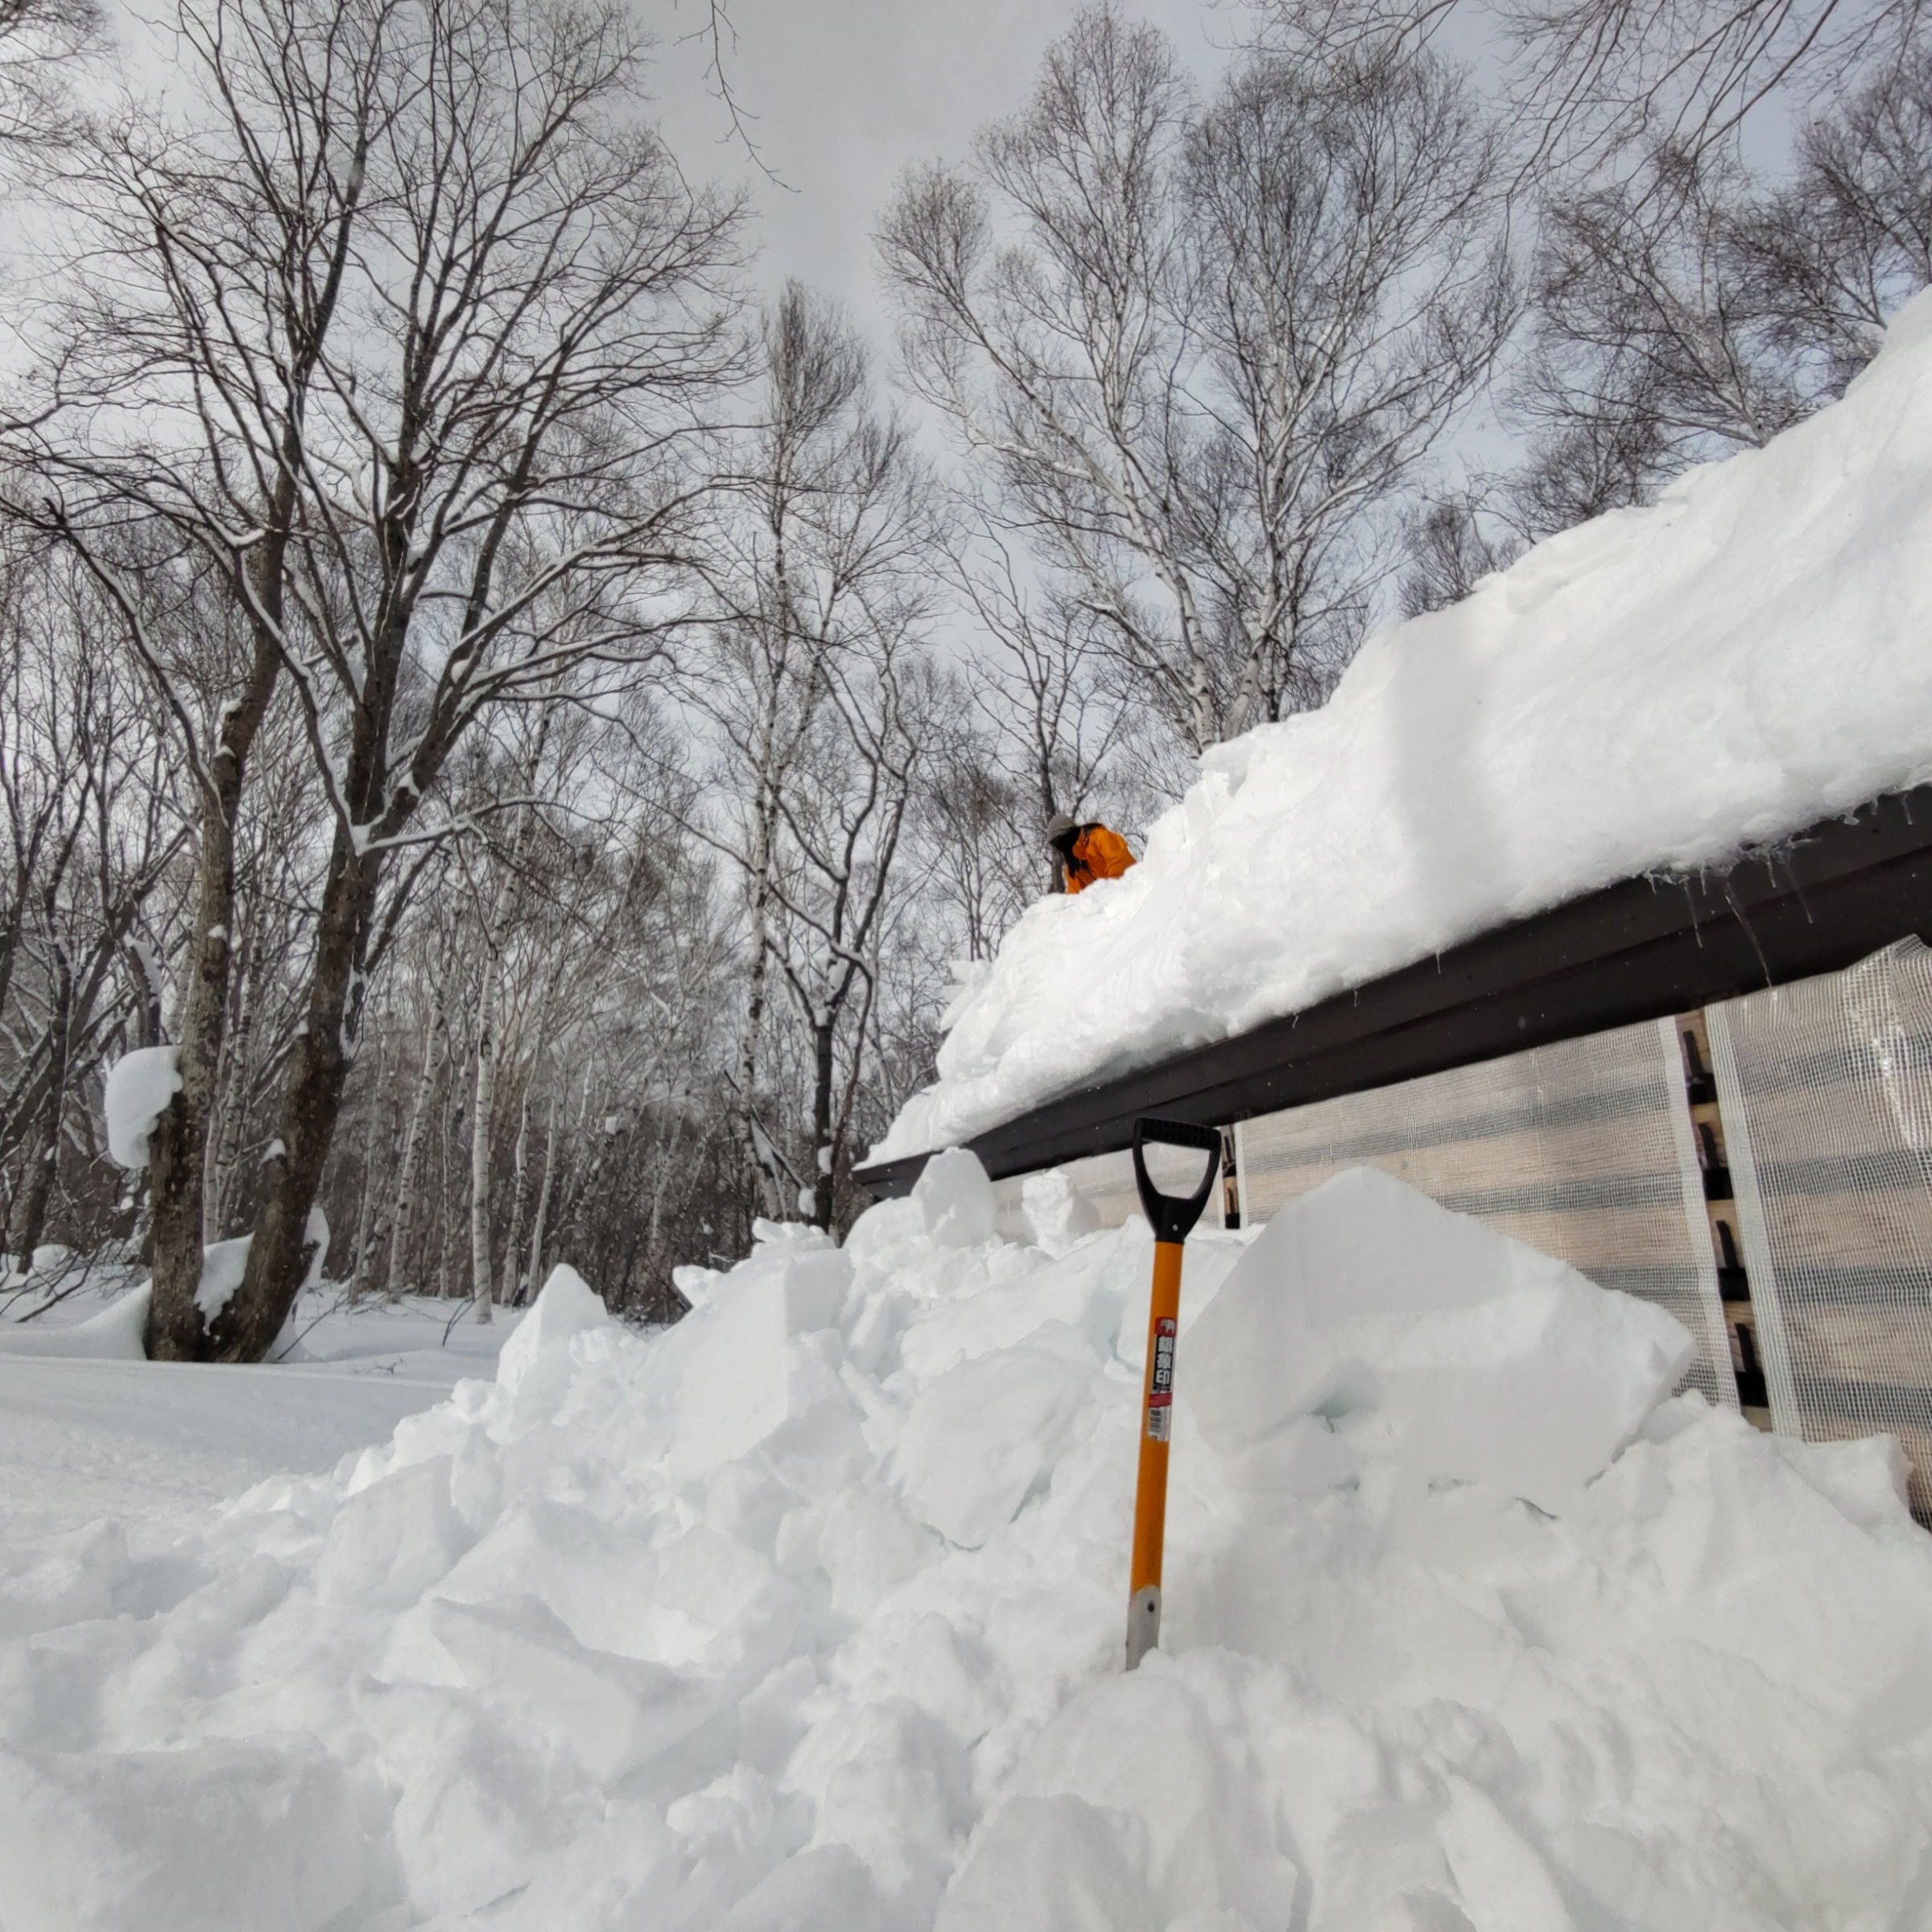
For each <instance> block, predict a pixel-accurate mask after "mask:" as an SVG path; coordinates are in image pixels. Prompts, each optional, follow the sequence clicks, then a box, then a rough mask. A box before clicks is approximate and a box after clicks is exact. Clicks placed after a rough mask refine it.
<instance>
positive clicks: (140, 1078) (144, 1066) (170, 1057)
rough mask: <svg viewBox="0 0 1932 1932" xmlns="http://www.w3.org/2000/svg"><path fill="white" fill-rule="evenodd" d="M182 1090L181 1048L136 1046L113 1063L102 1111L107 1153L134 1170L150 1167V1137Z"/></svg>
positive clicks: (122, 1165) (121, 1164)
mask: <svg viewBox="0 0 1932 1932" xmlns="http://www.w3.org/2000/svg"><path fill="white" fill-rule="evenodd" d="M180 1091H181V1064H180V1048H179V1047H136V1048H135V1049H134V1051H133V1052H132V1053H124V1054H122V1056H121V1057H120V1059H118V1060H116V1061H115V1062H114V1065H113V1067H110V1068H109V1071H108V1075H107V1092H106V1095H105V1099H104V1100H103V1101H102V1108H103V1111H104V1112H105V1114H106V1116H107V1151H108V1154H109V1156H110V1157H111V1158H112V1159H113V1160H114V1163H115V1165H116V1166H120V1167H126V1168H127V1169H129V1170H134V1169H136V1168H140V1167H145V1166H147V1137H148V1136H149V1135H150V1134H151V1133H153V1132H154V1130H155V1121H158V1120H159V1119H160V1117H161V1116H162V1114H163V1113H164V1112H165V1111H166V1109H167V1104H168V1102H169V1101H170V1100H172V1099H173V1098H174V1097H175V1095H176V1094H177V1093H179V1092H180Z"/></svg>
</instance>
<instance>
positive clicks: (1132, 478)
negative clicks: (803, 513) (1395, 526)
mask: <svg viewBox="0 0 1932 1932" xmlns="http://www.w3.org/2000/svg"><path fill="white" fill-rule="evenodd" d="M1500 174H1501V171H1500V167H1499V154H1498V150H1497V146H1496V142H1495V140H1494V138H1493V137H1492V134H1491V133H1490V131H1489V130H1488V127H1487V126H1486V125H1485V124H1484V119H1483V117H1482V115H1481V113H1480V110H1479V109H1478V107H1477V105H1476V102H1475V101H1474V99H1473V97H1472V95H1471V94H1470V93H1469V92H1468V89H1466V88H1465V87H1464V86H1463V84H1462V83H1461V82H1460V81H1458V80H1457V79H1456V78H1455V76H1454V75H1453V74H1452V73H1451V71H1450V70H1449V69H1448V68H1447V67H1446V66H1444V65H1443V64H1441V63H1439V62H1438V61H1437V60H1435V59H1434V58H1433V57H1432V56H1430V55H1428V54H1427V53H1426V52H1422V51H1415V50H1397V51H1394V52H1380V53H1376V54H1373V55H1360V56H1356V55H1353V54H1351V55H1348V56H1336V57H1327V58H1323V59H1322V60H1316V61H1309V60H1302V59H1299V58H1293V57H1290V56H1282V55H1257V56H1253V57H1252V58H1250V59H1249V60H1245V61H1244V62H1242V63H1241V64H1237V66H1236V68H1234V69H1233V70H1232V72H1231V73H1230V74H1229V75H1228V77H1227V78H1226V80H1225V81H1224V83H1223V84H1222V85H1221V86H1220V89H1218V90H1217V91H1216V94H1215V96H1214V97H1213V98H1212V101H1210V102H1209V103H1208V105H1206V106H1205V107H1204V108H1200V109H1197V108H1196V107H1195V105H1194V103H1193V101H1192V100H1191V96H1190V93H1189V91H1188V89H1187V88H1186V86H1185V85H1183V81H1182V78H1181V76H1180V74H1179V70H1178V68H1177V66H1176V63H1175V60H1174V54H1173V52H1172V50H1171V48H1170V47H1169V46H1168V45H1167V43H1166V41H1165V40H1164V39H1162V38H1161V37H1160V36H1159V35H1158V34H1156V33H1154V31H1152V30H1151V29H1148V28H1144V27H1128V26H1126V25H1125V24H1124V23H1122V22H1121V19H1119V18H1118V17H1117V15H1116V14H1113V13H1112V12H1111V11H1108V10H1100V11H1095V12H1091V13H1088V14H1084V15H1083V16H1082V17H1081V19H1080V21H1079V22H1078V23H1076V24H1075V27H1074V28H1073V29H1072V31H1071V32H1070V33H1069V34H1068V35H1067V36H1066V37H1065V38H1064V39H1062V40H1061V41H1059V42H1058V43H1055V46H1054V47H1053V48H1051V50H1050V51H1049V53H1048V55H1047V60H1046V63H1045V64H1044V67H1043V68H1042V74H1041V78H1040V81H1039V85H1038V88H1037V89H1036V91H1035V93H1034V98H1033V100H1032V101H1031V102H1030V105H1029V106H1028V107H1027V109H1026V110H1025V111H1024V112H1023V113H1022V114H1021V115H1019V116H1018V117H1017V118H1015V119H1013V120H1012V121H1010V122H1002V123H1000V124H998V125H997V126H994V127H993V128H992V129H989V130H988V131H987V132H986V133H985V134H984V135H983V136H982V137H981V138H980V143H979V146H978V150H977V155H976V164H975V166H974V167H973V168H972V170H971V171H964V172H960V171H947V170H943V169H939V168H931V169H927V170H924V171H917V172H915V173H914V175H911V176H910V177H909V178H908V180H906V183H905V184H903V185H902V188H901V191H900V193H899V195H898V198H897V200H895V202H894V205H893V207H892V208H891V209H890V212H889V213H888V216H887V217H886V223H885V225H884V228H883V230H882V232H881V252H882V256H883V259H884V262H885V265H886V272H887V274H888V275H889V277H890V279H891V281H892V283H894V287H896V288H897V289H898V292H899V294H900V295H901V298H902V303H903V305H904V308H905V313H906V353H907V359H908V365H909V368H910V372H911V374H912V376H913V379H914V382H916V384H917V385H918V386H919V389H920V390H921V392H922V393H923V394H925V395H926V396H927V398H929V399H930V400H931V402H933V403H935V405H936V406H937V407H939V408H940V409H941V410H942V411H944V412H945V413H946V415H947V416H948V417H949V419H951V420H952V423H953V424H954V426H955V427H956V430H957V431H958V433H959V435H960V439H961V440H962V442H963V443H964V445H965V447H966V448H968V451H970V452H972V454H973V455H974V456H976V457H977V458H978V459H979V460H980V462H981V463H982V464H983V465H985V467H986V468H987V469H989V471H990V472H991V473H992V474H993V476H994V477H996V478H997V482H998V485H999V487H1000V489H1001V494H1002V497H1003V498H1004V501H1005V505H1006V506H1007V515H1008V518H1009V521H1010V522H1012V523H1013V525H1014V526H1016V527H1019V526H1024V527H1026V529H1028V530H1030V532H1033V533H1036V534H1037V535H1038V540H1039V542H1040V543H1041V547H1042V560H1043V561H1044V562H1045V563H1046V564H1047V567H1048V568H1050V570H1051V572H1052V573H1053V576H1054V578H1055V582H1056V583H1057V584H1059V585H1060V586H1061V587H1062V588H1063V592H1064V594H1065V595H1067V597H1070V598H1071V599H1073V600H1075V601H1077V602H1078V603H1079V604H1080V605H1081V606H1082V607H1083V608H1084V609H1086V610H1088V611H1089V612H1090V613H1092V615H1093V616H1095V617H1096V618H1099V619H1100V620H1101V621H1103V622H1104V624H1105V625H1106V626H1107V627H1108V633H1109V634H1110V635H1111V637H1112V638H1113V643H1114V646H1115V648H1116V649H1117V650H1118V651H1119V652H1120V653H1121V655H1122V656H1123V657H1124V658H1125V660H1126V661H1127V662H1128V663H1130V664H1131V665H1132V667H1133V669H1134V671H1135V673H1136V675H1137V678H1138V679H1139V681H1140V683H1141V688H1142V691H1143V694H1144V696H1145V698H1146V700H1150V701H1152V702H1154V703H1156V704H1158V705H1160V706H1161V707H1162V709H1163V710H1164V711H1165V712H1166V714H1167V715H1168V716H1170V719H1171V720H1172V721H1173V723H1174V725H1175V727H1176V729H1178V730H1179V732H1180V733H1182V735H1183V737H1184V738H1185V740H1186V741H1187V743H1188V744H1189V745H1190V746H1191V747H1192V748H1193V749H1200V748H1201V747H1202V746H1204V745H1208V744H1210V743H1212V742H1214V741H1216V740H1217V739H1219V738H1220V737H1225V736H1228V735H1231V734H1232V733H1236V732H1239V731H1241V730H1244V729H1247V727H1248V726H1249V725H1252V724H1253V723H1255V722H1257V721H1259V720H1263V719H1266V718H1271V717H1278V716H1282V715H1283V714H1284V713H1285V712H1287V711H1290V710H1294V709H1296V708H1301V707H1302V706H1305V705H1307V704H1310V703H1313V702H1319V699H1320V698H1321V696H1323V695H1324V694H1325V692H1326V691H1327V688H1328V687H1329V686H1330V684H1331V683H1332V680H1333V678H1334V676H1335V674H1336V672H1337V671H1339V669H1340V665H1341V663H1344V662H1345V661H1346V658H1347V656H1348V652H1349V650H1351V649H1352V645H1353V642H1354V640H1355V638H1356V635H1357V634H1359V631H1360V626H1361V624H1362V621H1363V620H1364V617H1365V614H1366V610H1367V605H1368V600H1369V593H1370V592H1371V591H1372V589H1373V586H1374V584H1376V583H1377V581H1378V580H1379V579H1380V577H1381V574H1382V573H1383V572H1384V571H1385V568H1386V567H1387V552H1388V550H1389V543H1388V540H1387V539H1388V538H1389V535H1390V533H1389V531H1388V530H1385V529H1384V528H1383V527H1382V526H1381V520H1382V518H1383V514H1384V512H1385V510H1386V507H1387V506H1388V505H1389V502H1390V500H1391V498H1392V497H1393V496H1394V495H1395V494H1396V493H1397V492H1398V491H1400V490H1401V489H1402V488H1403V487H1405V486H1406V485H1408V484H1410V483H1411V482H1412V481H1414V479H1415V477H1416V476H1417V473H1418V469H1419V467H1420V466H1421V465H1422V463H1423V462H1424V460H1426V457H1427V456H1428V455H1429V453H1430V450H1431V448H1433V446H1434V445H1435V443H1436V442H1437V441H1438V440H1439V438H1440V437H1441V436H1442V435H1443V432H1444V431H1445V430H1446V429H1447V427H1448V426H1449V425H1450V423H1452V422H1453V421H1454V420H1455V418H1456V415H1457V414H1458V412H1459V411H1460V410H1461V408H1462V407H1463V406H1464V405H1465V404H1466V403H1468V401H1469V400H1470V399H1471V398H1472V397H1473V396H1474V395H1475V394H1476V393H1477V392H1478V391H1479V390H1480V387H1481V386H1482V384H1483V383H1484V381H1485V380H1486V378H1487V377H1488V373H1489V371H1490V369H1491V368H1492V365H1493V364H1494V361H1495V359H1496V356H1497V355H1498V353H1500V352H1501V348H1502V346H1503V345H1504V343H1505V341H1506V340H1507V338H1508V336H1509V332H1510V329H1511V328H1512V327H1513V322H1514V319H1515V316H1516V313H1517V305H1516V301H1515V297H1514V293H1513V279H1512V277H1511V275H1510V272H1509V259H1508V256H1507V254H1506V251H1505V250H1504V249H1503V247H1502V246H1501V242H1499V240H1498V239H1497V237H1496V233H1495V229H1494V216H1495V213H1496V202H1497V196H1498V193H1499V190H1500Z"/></svg>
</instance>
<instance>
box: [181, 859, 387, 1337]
mask: <svg viewBox="0 0 1932 1932" xmlns="http://www.w3.org/2000/svg"><path fill="white" fill-rule="evenodd" d="M381 871H382V855H381V853H380V852H357V851H355V850H354V849H353V847H352V846H351V845H350V844H349V840H348V837H347V836H346V835H345V833H343V832H340V831H338V832H337V833H336V843H335V848H334V850H333V852H332V854H331V859H330V865H329V878H328V885H327V886H326V887H325V889H324V893H323V898H322V913H321V918H320V921H319V922H318V927H317V931H316V964H315V968H314V971H313V972H312V976H311V977H310V980H309V998H308V1016H307V1018H306V1019H305V1021H304V1022H303V1030H302V1032H301V1034H300V1036H299V1038H297V1040H296V1042H295V1051H294V1052H293V1054H292V1055H291V1056H290V1066H289V1076H288V1086H287V1092H286V1096H285V1098H284V1100H283V1113H282V1131H281V1136H280V1138H281V1150H280V1152H279V1153H277V1154H273V1155H272V1156H271V1158H270V1159H269V1160H267V1161H266V1162H264V1163H263V1166H262V1183H263V1198H262V1208H261V1211H260V1212H259V1213H258V1215H257V1216H256V1217H255V1231H254V1241H252V1243H251V1244H250V1248H249V1251H248V1268H247V1271H246V1273H245V1274H244V1275H243V1276H242V1286H240V1287H239V1288H237V1290H235V1294H234V1296H233V1299H232V1300H231V1301H230V1302H229V1304H228V1306H227V1307H225V1308H224V1309H223V1310H222V1311H221V1313H220V1314H219V1315H217V1317H216V1318H215V1320H214V1322H213V1323H212V1324H211V1327H210V1331H209V1339H210V1341H211V1343H212V1344H213V1354H214V1357H215V1359H216V1360H217V1361H225V1362H258V1361H260V1360H262V1357H263V1356H265V1355H266V1354H267V1352H269V1350H270V1348H273V1347H274V1346H275V1337H276V1336H277V1335H279V1334H280V1333H281V1332H282V1324H283V1323H284V1322H285V1321H287V1319H288V1311H289V1310H290V1309H291V1308H292V1307H294V1306H295V1297H296V1295H297V1294H299V1293H300V1291H301V1287H302V1278H303V1275H304V1274H306V1273H307V1271H308V1263H309V1259H310V1257H311V1255H312V1253H313V1248H312V1244H311V1243H310V1241H309V1238H308V1217H309V1211H310V1210H311V1209H312V1208H313V1207H314V1206H315V1204H316V1194H317V1193H318V1192H319V1191H320V1187H321V1184H322V1169H323V1165H324V1162H326V1161H327V1160H328V1146H329V1141H330V1139H331V1138H332V1136H333V1134H334V1133H335V1127H336V1118H337V1117H338V1116H339V1114H340V1113H341V1108H342V1089H343V1086H344V1084H345V1082H346V1081H347V1080H348V1078H349V1038H350V1035H351V1034H352V1032H353V1028H354V1026H355V1025H356V1022H357V1019H358V1018H359V1017H360V1015H359V1013H357V1012H356V1011H353V1010H352V1005H353V1006H359V1005H360V1003H361V1002H360V993H359V990H358V989H360V986H361V976H362V958H363V950H364V947H365V944H366V943H367V940H368V935H369V924H370V916H371V914H372V913H373V912H374V908H375V900H376V887H377V885H378V881H379V880H380V877H381Z"/></svg>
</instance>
